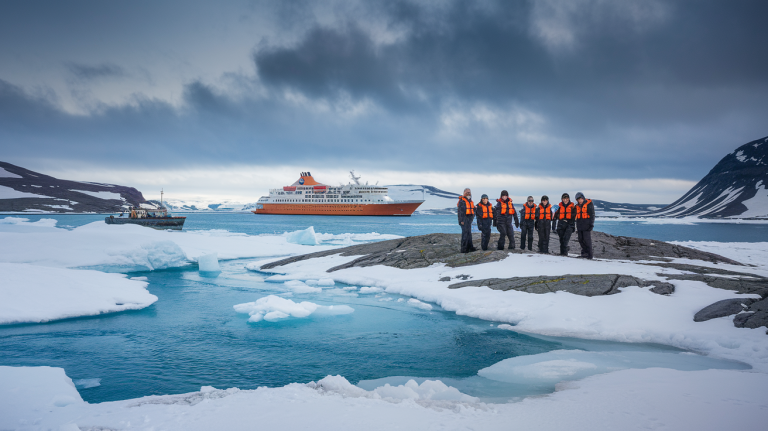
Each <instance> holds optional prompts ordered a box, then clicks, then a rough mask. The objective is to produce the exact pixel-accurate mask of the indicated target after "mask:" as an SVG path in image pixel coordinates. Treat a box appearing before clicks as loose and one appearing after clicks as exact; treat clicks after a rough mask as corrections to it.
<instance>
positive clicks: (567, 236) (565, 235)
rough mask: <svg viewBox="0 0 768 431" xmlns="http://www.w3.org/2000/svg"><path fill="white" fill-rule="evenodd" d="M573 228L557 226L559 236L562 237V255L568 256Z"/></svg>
mask: <svg viewBox="0 0 768 431" xmlns="http://www.w3.org/2000/svg"><path fill="white" fill-rule="evenodd" d="M571 234H573V230H572V229H571V228H562V229H561V228H560V227H558V228H557V236H558V237H559V238H560V255H561V256H568V242H569V241H570V240H571Z"/></svg>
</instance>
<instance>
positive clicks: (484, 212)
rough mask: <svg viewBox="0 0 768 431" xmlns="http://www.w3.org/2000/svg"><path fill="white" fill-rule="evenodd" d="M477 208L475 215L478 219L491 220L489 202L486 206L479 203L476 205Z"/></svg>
mask: <svg viewBox="0 0 768 431" xmlns="http://www.w3.org/2000/svg"><path fill="white" fill-rule="evenodd" d="M477 208H478V211H479V212H478V214H477V217H478V218H493V205H491V203H490V202H488V204H487V205H486V204H484V203H482V202H480V203H479V204H477Z"/></svg>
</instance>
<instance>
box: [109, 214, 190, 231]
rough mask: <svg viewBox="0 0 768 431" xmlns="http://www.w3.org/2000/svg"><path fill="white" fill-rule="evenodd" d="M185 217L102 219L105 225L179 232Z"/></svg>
mask: <svg viewBox="0 0 768 431" xmlns="http://www.w3.org/2000/svg"><path fill="white" fill-rule="evenodd" d="M186 219H187V218H186V217H158V218H151V217H149V218H123V217H115V216H109V217H107V218H105V219H104V222H105V223H107V224H137V225H139V226H145V227H151V228H152V229H160V230H166V229H171V230H181V229H182V228H183V227H184V221H185V220H186Z"/></svg>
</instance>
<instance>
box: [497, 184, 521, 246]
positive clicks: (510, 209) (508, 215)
mask: <svg viewBox="0 0 768 431" xmlns="http://www.w3.org/2000/svg"><path fill="white" fill-rule="evenodd" d="M494 217H495V218H494V219H493V222H494V224H495V225H496V229H497V230H498V231H499V243H498V244H497V247H496V248H498V249H499V250H504V242H505V241H506V238H509V249H510V250H514V249H515V231H514V230H513V229H512V218H513V217H514V220H515V226H516V227H520V220H519V219H518V218H517V211H515V207H514V205H512V199H510V198H509V193H508V192H507V191H506V190H502V191H501V196H499V198H498V199H496V208H495V214H494ZM521 247H522V246H521Z"/></svg>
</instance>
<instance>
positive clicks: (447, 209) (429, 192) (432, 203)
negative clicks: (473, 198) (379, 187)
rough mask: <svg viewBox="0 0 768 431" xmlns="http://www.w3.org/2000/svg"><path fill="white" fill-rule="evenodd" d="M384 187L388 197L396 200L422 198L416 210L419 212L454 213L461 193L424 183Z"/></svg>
mask: <svg viewBox="0 0 768 431" xmlns="http://www.w3.org/2000/svg"><path fill="white" fill-rule="evenodd" d="M385 187H388V188H389V197H390V198H392V199H394V200H396V201H400V200H421V199H424V203H423V204H421V206H419V209H418V210H417V211H416V213H419V214H443V213H446V214H455V213H456V202H457V201H458V199H459V195H460V194H461V193H452V192H447V191H445V190H440V189H438V188H437V187H432V186H426V185H414V184H399V185H394V186H385Z"/></svg>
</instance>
